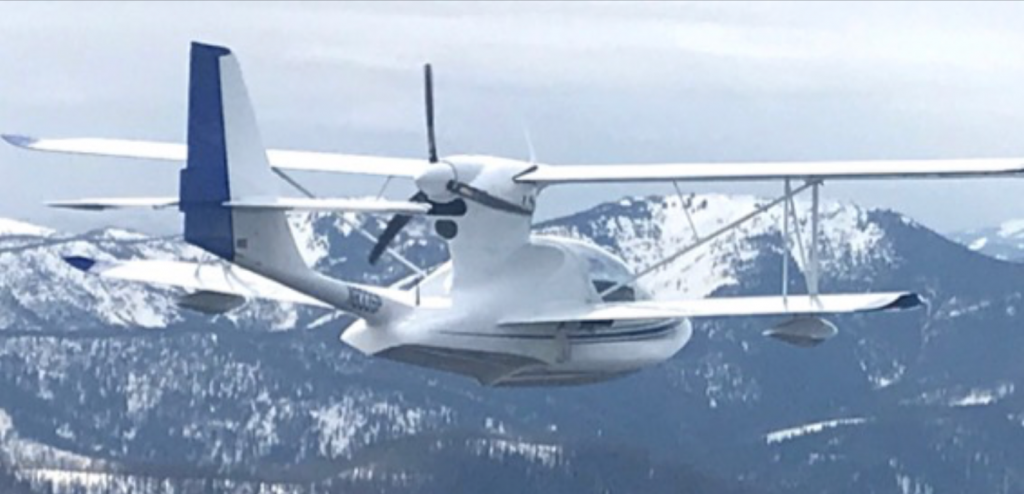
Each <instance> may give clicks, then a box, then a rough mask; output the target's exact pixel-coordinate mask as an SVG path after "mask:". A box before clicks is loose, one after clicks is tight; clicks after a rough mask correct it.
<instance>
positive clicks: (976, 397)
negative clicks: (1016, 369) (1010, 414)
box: [949, 383, 1014, 407]
mask: <svg viewBox="0 0 1024 494" xmlns="http://www.w3.org/2000/svg"><path fill="white" fill-rule="evenodd" d="M1013 391H1014V386H1013V383H1003V384H1000V385H999V386H997V387H995V388H994V389H980V388H972V389H971V391H970V392H968V393H967V394H966V395H963V396H960V397H958V398H954V399H952V400H950V402H949V406H951V407H977V406H985V405H991V404H993V403H995V402H997V401H999V400H1001V399H1003V398H1005V397H1007V396H1009V395H1011V394H1013Z"/></svg>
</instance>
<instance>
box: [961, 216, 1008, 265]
mask: <svg viewBox="0 0 1024 494" xmlns="http://www.w3.org/2000/svg"><path fill="white" fill-rule="evenodd" d="M950 238H952V239H953V240H956V241H957V242H960V243H962V244H964V245H966V246H967V247H969V248H970V249H971V250H973V251H977V252H981V253H983V254H988V255H990V256H992V257H995V258H997V259H1003V260H1008V261H1020V260H1022V259H1024V220H1009V221H1005V222H1003V223H1002V224H1000V225H999V226H995V227H984V228H975V229H971V230H964V231H961V232H955V233H953V234H951V235H950Z"/></svg>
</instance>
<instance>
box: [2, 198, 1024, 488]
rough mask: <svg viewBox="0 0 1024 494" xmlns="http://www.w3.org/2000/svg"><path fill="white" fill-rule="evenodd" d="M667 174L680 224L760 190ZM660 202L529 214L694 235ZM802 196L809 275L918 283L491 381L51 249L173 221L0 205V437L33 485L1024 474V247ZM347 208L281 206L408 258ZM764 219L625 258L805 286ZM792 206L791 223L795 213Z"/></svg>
mask: <svg viewBox="0 0 1024 494" xmlns="http://www.w3.org/2000/svg"><path fill="white" fill-rule="evenodd" d="M682 201H685V202H686V203H687V204H689V206H690V209H691V212H692V213H693V220H694V226H695V229H696V232H697V234H698V235H706V234H708V233H710V232H712V231H713V230H715V229H717V228H719V227H721V226H723V225H725V224H726V223H728V222H729V221H730V220H731V219H734V218H736V217H738V216H740V215H742V214H743V213H745V212H746V211H749V209H750V208H751V207H753V205H754V204H756V203H757V202H758V200H757V199H755V198H752V197H736V196H722V195H697V196H688V197H685V198H683V199H682ZM681 203H682V202H681V199H680V198H678V197H675V196H670V197H646V198H640V197H635V198H628V199H623V200H621V201H619V202H615V203H608V204H604V205H601V206H599V207H596V208H594V209H591V210H588V211H584V212H581V213H579V214H576V215H573V216H570V217H566V218H560V219H558V220H554V221H550V222H546V223H544V224H541V225H538V230H539V231H540V232H543V233H545V234H557V235H568V236H573V237H580V238H587V239H590V240H591V241H593V242H595V243H597V244H599V245H603V246H605V247H607V248H608V249H610V250H612V251H614V252H616V253H617V254H619V255H620V256H622V257H623V258H624V259H626V260H627V262H628V263H630V264H631V265H632V266H633V267H634V268H637V269H639V268H642V267H644V266H646V265H648V264H649V263H651V262H653V261H654V260H655V259H658V258H660V257H662V256H664V255H667V254H670V253H672V252H673V251H675V250H677V249H678V248H679V247H680V246H681V245H682V244H684V243H685V242H689V241H691V240H692V239H693V235H694V233H693V231H692V230H691V228H690V225H689V222H688V220H687V219H686V215H685V214H684V213H683V209H682V208H681ZM801 206H802V205H801ZM824 209H825V213H824V215H823V217H824V221H825V222H824V224H823V226H824V227H825V228H824V230H823V231H824V241H823V243H822V246H821V247H822V258H823V260H824V267H825V273H824V278H823V279H822V288H823V290H837V291H838V290H842V291H862V290H869V289H871V290H890V289H912V290H916V291H918V292H920V293H921V294H922V295H924V296H925V297H926V298H927V299H928V306H927V307H926V308H924V309H922V310H917V311H912V312H907V313H898V314H869V315H857V316H848V317H841V318H836V319H835V322H836V323H837V324H838V325H839V327H840V331H841V333H840V336H839V337H837V338H836V339H834V340H832V341H830V342H828V343H827V344H825V345H823V346H821V347H818V348H815V349H813V350H806V349H798V348H793V347H789V346H786V345H782V344H780V343H779V342H777V341H774V340H767V339H765V338H763V337H762V336H761V335H760V330H762V329H764V328H766V327H768V325H770V324H771V323H772V322H774V321H765V320H763V319H754V318H751V319H730V320H706V321H698V322H697V324H696V332H695V338H694V341H693V342H692V343H691V344H690V345H689V346H688V347H687V348H685V349H684V350H683V351H682V352H681V353H680V354H679V355H678V356H677V357H676V358H674V359H673V360H671V361H670V362H668V363H666V364H665V365H662V366H659V367H656V368H653V369H649V370H647V371H644V372H640V373H638V374H636V375H634V376H631V377H628V378H625V379H622V380H618V381H612V382H609V383H605V384H600V385H595V386H587V387H581V388H555V389H513V390H509V389H491V388H484V387H480V386H478V385H476V384H475V383H473V382H471V381H468V380H466V379H463V378H459V377H454V376H450V375H446V374H442V373H436V372H431V371H426V370H422V369H418V368H412V367H408V366H404V365H401V364H396V363H391V362H386V361H378V360H373V359H367V358H364V357H362V356H360V355H358V354H356V353H354V352H353V351H351V350H349V349H348V348H346V347H344V346H342V345H341V344H340V343H338V341H337V336H338V333H339V332H340V331H341V328H342V327H343V326H344V323H345V319H344V318H343V317H337V316H336V315H333V314H329V313H326V312H325V311H322V310H319V309H309V308H298V307H292V306H279V305H274V304H251V305H248V306H245V307H243V308H241V309H239V310H238V311H236V312H235V313H232V314H228V315H226V316H222V317H216V318H213V319H210V318H207V317H201V316H198V315H194V314H190V313H187V312H181V311H180V310H179V309H177V308H176V307H175V305H174V298H173V297H174V295H175V292H174V291H172V290H162V289H153V288H147V287H141V286H138V285H130V284H124V283H117V282H110V281H102V280H98V279H95V278H90V277H87V276H84V275H82V274H80V273H78V272H76V271H74V270H73V269H71V268H70V267H67V266H65V265H64V263H63V262H62V261H60V256H61V255H68V254H86V255H91V256H95V257H100V258H104V257H118V258H130V257H177V258H188V259H201V258H203V257H202V256H203V254H201V253H200V252H198V251H196V250H194V249H191V248H189V247H187V246H182V245H181V243H180V241H178V240H176V239H152V238H147V237H144V236H140V235H138V234H135V233H132V232H125V231H122V230H104V231H96V232H91V233H89V234H86V235H81V236H77V237H68V236H66V235H63V234H61V233H59V232H54V231H50V230H47V229H43V228H38V227H32V226H31V225H24V224H21V223H16V222H9V223H8V222H4V223H0V225H2V226H0V231H4V232H7V233H0V269H2V271H0V273H3V274H2V275H0V276H2V278H0V409H2V414H0V431H4V432H3V433H0V445H2V446H0V448H2V451H3V452H4V454H3V455H0V457H2V458H6V459H7V461H8V463H9V464H12V465H14V467H15V471H16V472H18V473H17V474H18V475H20V476H21V477H20V478H21V481H23V482H28V483H30V484H31V485H33V486H35V487H37V488H38V487H41V486H45V485H53V486H56V487H62V486H63V487H70V486H77V487H78V488H82V489H85V490H86V491H87V492H106V491H107V489H109V488H110V487H111V486H112V485H122V486H124V485H131V486H134V487H133V488H131V489H129V490H135V491H140V490H154V489H156V488H152V487H151V484H152V483H153V482H156V483H159V482H170V483H172V484H173V483H175V482H177V484H175V485H178V486H179V488H182V489H184V488H185V487H187V486H195V485H199V486H201V487H199V488H196V489H198V490H200V491H205V490H218V489H220V490H225V491H229V490H232V489H233V488H232V487H231V486H236V487H237V486H238V485H242V484H245V485H247V486H248V487H246V488H247V489H251V490H256V489H257V487H253V486H259V485H263V486H264V488H266V489H271V488H272V489H278V490H279V491H281V492H312V490H313V489H321V490H328V491H330V490H333V489H337V490H343V491H345V492H353V491H355V492H361V491H364V490H365V491H374V492H448V491H450V490H451V488H452V486H454V485H458V486H460V489H461V490H473V489H476V490H483V489H488V490H498V491H501V490H502V488H499V487H496V486H504V487H503V488H504V489H505V490H508V491H510V492H511V491H515V492H522V491H523V490H530V489H533V490H539V489H544V490H557V491H559V492H593V491H595V490H605V491H608V492H638V491H644V492H678V490H679V488H680V486H687V487H690V488H691V489H690V490H691V491H693V492H731V491H744V492H746V491H750V492H765V491H783V490H784V491H787V492H790V491H796V492H850V493H853V492H857V493H860V492H1000V489H1004V487H1005V489H1006V491H1007V492H1024V466H1022V464H1021V462H1020V461H1019V458H1021V457H1024V400H1022V399H1021V398H1020V393H1018V392H1017V391H1018V390H1019V386H1020V385H1021V384H1020V383H1021V382H1024V381H1022V379H1021V378H1022V377H1024V367H1021V366H1020V364H1019V362H1020V358H1019V355H1020V353H1021V351H1022V350H1024V329H1022V327H1021V324H1020V322H1019V319H1018V316H1017V314H1019V313H1021V310H1022V309H1024V296H1022V295H1024V282H1022V280H1024V266H1019V265H1016V264H1011V263H1005V262H1000V261H998V260H995V259H992V258H990V257H987V256H984V255H980V254H978V253H976V252H972V251H971V250H970V249H968V248H966V247H963V246H961V245H958V244H956V243H954V242H951V241H949V240H946V239H945V238H943V237H941V236H939V235H937V234H935V233H934V232H931V231H929V230H927V229H925V228H923V227H922V226H920V225H918V224H917V223H915V222H913V221H911V220H909V219H907V218H905V217H903V216H901V215H899V214H896V213H893V212H889V211H878V210H865V209H862V208H859V207H856V206H854V205H850V204H840V203H827V204H826V205H825V208H824ZM801 216H802V219H803V218H806V214H802V215H801ZM363 221H364V220H363V219H361V218H357V217H354V216H350V217H347V218H346V221H342V220H339V219H338V218H336V217H333V216H325V215H313V216H300V217H296V218H295V220H294V223H293V227H294V228H295V230H296V231H297V232H299V236H300V238H301V239H302V241H301V243H302V244H303V246H304V251H305V255H306V256H307V258H308V259H309V260H310V261H312V262H314V263H315V264H316V265H317V267H318V268H319V269H321V270H323V271H326V272H328V273H330V274H332V275H333V276H338V277H342V278H346V279H353V280H363V281H371V282H378V283H386V282H389V281H392V280H396V279H398V278H400V277H401V276H403V275H404V273H403V272H402V270H401V268H400V267H399V266H397V265H395V264H393V263H391V264H389V263H386V262H385V263H382V264H383V265H382V266H381V267H379V268H372V269H371V267H370V266H368V265H367V263H366V261H365V255H366V252H367V251H368V249H369V243H368V241H366V240H365V239H364V238H363V237H361V236H360V235H359V234H358V233H357V232H355V231H354V230H353V229H352V228H351V227H350V226H349V224H350V223H352V222H363ZM779 223H780V221H779V215H778V214H777V213H776V214H769V215H766V216H762V217H760V218H758V219H755V220H754V221H752V222H750V223H747V224H745V225H744V226H742V227H741V228H740V229H738V230H737V231H736V232H734V233H731V234H729V235H725V236H723V237H721V238H719V239H717V240H716V241H713V242H710V243H709V244H708V245H706V246H705V247H703V248H701V249H698V250H697V251H695V252H692V253H690V254H688V255H686V256H683V257H682V258H680V259H678V260H677V261H676V262H674V263H672V264H670V265H668V266H666V267H664V268H662V269H659V270H658V271H657V272H655V273H653V274H652V276H651V277H649V278H647V279H645V280H644V283H646V285H647V287H648V288H650V289H651V290H652V291H653V292H654V293H655V294H656V296H657V297H659V298H673V297H704V296H708V295H730V294H760V293H777V292H778V291H779V290H780V279H781V270H782V263H783V262H784V260H785V262H787V263H790V267H791V273H793V276H792V278H791V283H792V286H791V291H794V292H795V291H799V290H801V289H802V288H803V279H802V277H801V275H800V272H801V270H800V266H802V265H803V262H802V258H803V257H804V256H803V255H802V254H801V249H800V248H799V247H798V246H797V245H792V246H790V248H789V249H788V250H787V249H784V247H783V245H782V242H781V236H780V235H779ZM364 224H366V226H367V227H368V228H369V229H371V230H377V229H379V228H380V227H381V225H380V223H379V221H376V220H375V221H372V222H365V223H364ZM8 225H9V226H8ZM413 226H414V227H413V228H409V229H408V230H407V233H405V234H403V236H402V237H401V238H399V242H398V246H399V248H400V249H401V250H403V251H404V252H405V253H406V254H407V255H408V256H409V257H411V258H413V260H414V261H415V262H418V263H421V264H423V265H428V264H432V263H436V262H440V261H441V260H443V259H444V257H445V256H446V253H445V252H446V251H445V248H444V246H443V244H442V243H440V242H439V241H438V240H436V239H435V238H433V237H430V236H427V235H426V234H425V232H426V229H425V228H423V225H422V224H414V225H413ZM800 231H801V237H802V238H803V239H804V240H806V239H807V238H808V231H807V224H806V222H805V221H801V225H800ZM784 254H785V255H784ZM4 424H6V425H4ZM25 451H29V452H30V453H26V452H25ZM32 451H37V452H38V451H45V452H46V453H45V454H43V453H38V454H36V455H35V456H33V454H32V453H31V452H32ZM5 455H6V456H5ZM31 458H35V459H31ZM59 458H79V459H85V460H87V461H88V463H86V464H85V465H83V464H81V463H77V464H72V465H70V466H69V465H68V464H67V463H66V462H65V463H61V461H59V460H57V459H59ZM2 465H4V462H3V461H0V466H2ZM76 469H77V470H76ZM72 471H73V472H72ZM0 479H2V476H0ZM154 479H157V480H154ZM501 479H504V480H501ZM0 481H2V480H0ZM147 482H149V484H147ZM147 486H150V487H147ZM156 490H159V489H156ZM685 491H686V490H685V488H684V492H685Z"/></svg>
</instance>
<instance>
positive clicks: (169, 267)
mask: <svg viewBox="0 0 1024 494" xmlns="http://www.w3.org/2000/svg"><path fill="white" fill-rule="evenodd" d="M65 260H66V261H67V262H68V264H71V265H72V266H74V267H75V268H78V269H80V270H82V271H85V272H87V273H90V274H95V275H99V276H101V277H103V278H113V279H119V280H126V281H137V282H143V283H151V284H154V285H165V286H176V287H180V288H187V289H191V290H200V291H204V292H216V293H221V294H225V295H233V296H237V297H243V298H247V299H248V298H260V299H267V300H277V301H280V302H291V303H296V304H303V305H312V306H316V307H325V308H332V307H331V306H330V304H327V303H325V302H322V301H320V300H317V299H315V298H313V297H310V296H308V295H305V294H303V293H299V292H297V291H295V290H292V289H291V288H288V287H286V286H284V285H282V284H280V283H277V282H275V281H272V280H269V279H267V278H264V277H262V276H260V275H258V274H256V273H253V272H252V271H248V270H245V269H242V268H240V267H238V266H235V265H224V264H196V263H189V262H179V261H157V260H145V261H117V262H105V261H96V260H94V259H90V258H86V257H67V258H65Z"/></svg>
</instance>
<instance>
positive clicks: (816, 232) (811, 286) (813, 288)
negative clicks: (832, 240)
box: [807, 182, 821, 300]
mask: <svg viewBox="0 0 1024 494" xmlns="http://www.w3.org/2000/svg"><path fill="white" fill-rule="evenodd" d="M819 186H821V182H815V183H814V185H813V186H811V258H810V264H809V265H808V266H807V294H808V295H810V296H811V300H817V299H818V279H819V276H818V275H819V274H820V273H821V270H820V269H819V257H818V243H819V239H818V237H819V236H820V235H821V228H820V226H819V224H818V223H819V221H818V217H819V216H820V215H819V213H818V209H819V202H820V201H819V200H818V195H819V194H818V187H819Z"/></svg>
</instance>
